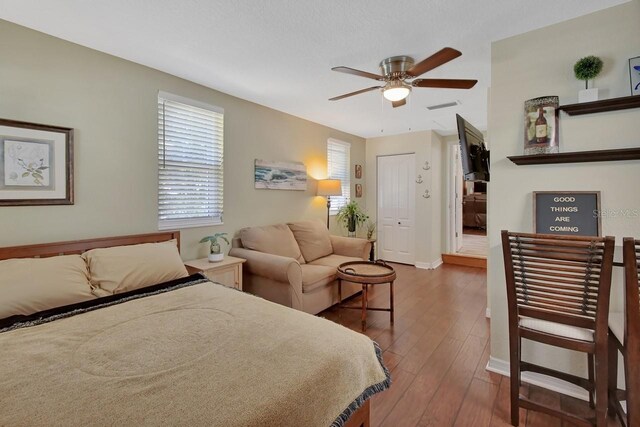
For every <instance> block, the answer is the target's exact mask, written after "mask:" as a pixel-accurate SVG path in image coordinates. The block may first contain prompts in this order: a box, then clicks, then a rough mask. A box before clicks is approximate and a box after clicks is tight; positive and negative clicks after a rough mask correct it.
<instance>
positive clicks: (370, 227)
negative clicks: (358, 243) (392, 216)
mask: <svg viewBox="0 0 640 427" xmlns="http://www.w3.org/2000/svg"><path fill="white" fill-rule="evenodd" d="M375 232H376V223H375V221H371V220H369V221H367V240H371V239H372V238H373V235H374V234H375Z"/></svg>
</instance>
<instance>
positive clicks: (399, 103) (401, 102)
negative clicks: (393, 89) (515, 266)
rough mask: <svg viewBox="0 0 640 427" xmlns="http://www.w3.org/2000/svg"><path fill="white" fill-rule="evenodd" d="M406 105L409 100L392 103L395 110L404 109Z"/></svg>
mask: <svg viewBox="0 0 640 427" xmlns="http://www.w3.org/2000/svg"><path fill="white" fill-rule="evenodd" d="M406 103H407V98H405V99H401V100H400V101H391V105H393V108H398V107H402V106H403V105H404V104H406Z"/></svg>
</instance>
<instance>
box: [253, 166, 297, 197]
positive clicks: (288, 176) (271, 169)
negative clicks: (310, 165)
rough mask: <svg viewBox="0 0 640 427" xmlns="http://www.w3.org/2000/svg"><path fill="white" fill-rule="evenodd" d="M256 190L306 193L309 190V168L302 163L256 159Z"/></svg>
mask: <svg viewBox="0 0 640 427" xmlns="http://www.w3.org/2000/svg"><path fill="white" fill-rule="evenodd" d="M255 188H258V189H268V190H301V191H304V190H306V189H307V168H306V167H305V165H304V163H301V162H272V161H268V160H260V159H256V162H255Z"/></svg>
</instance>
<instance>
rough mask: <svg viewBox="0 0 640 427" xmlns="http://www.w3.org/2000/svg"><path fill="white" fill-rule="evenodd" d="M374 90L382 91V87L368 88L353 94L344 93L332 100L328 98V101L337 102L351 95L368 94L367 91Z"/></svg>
mask: <svg viewBox="0 0 640 427" xmlns="http://www.w3.org/2000/svg"><path fill="white" fill-rule="evenodd" d="M375 89H382V86H371V87H368V88H366V89H360V90H357V91H355V92H351V93H345V94H344V95H340V96H334V97H333V98H329V101H337V100H339V99H343V98H348V97H350V96H353V95H360V94H361V93H365V92H369V91H372V90H375Z"/></svg>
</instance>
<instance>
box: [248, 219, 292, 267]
mask: <svg viewBox="0 0 640 427" xmlns="http://www.w3.org/2000/svg"><path fill="white" fill-rule="evenodd" d="M240 240H242V246H243V247H245V248H247V249H251V250H254V251H258V252H264V253H267V254H272V255H280V256H286V257H289V258H293V259H295V260H298V262H299V263H301V264H304V258H302V253H301V252H300V247H299V246H298V242H296V239H295V238H294V237H293V233H292V232H291V230H290V229H289V227H287V225H286V224H277V225H265V226H262V227H249V228H243V229H242V230H240Z"/></svg>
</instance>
